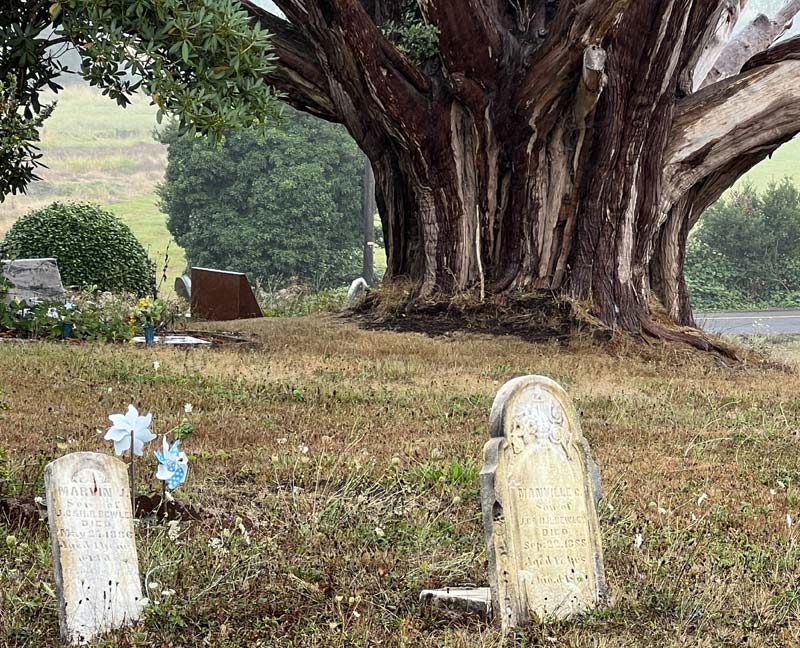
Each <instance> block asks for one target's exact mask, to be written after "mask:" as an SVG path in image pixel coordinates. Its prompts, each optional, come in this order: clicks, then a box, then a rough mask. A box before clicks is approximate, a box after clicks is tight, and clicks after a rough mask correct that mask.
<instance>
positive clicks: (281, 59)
mask: <svg viewBox="0 0 800 648" xmlns="http://www.w3.org/2000/svg"><path fill="white" fill-rule="evenodd" d="M240 2H241V5H242V7H243V8H244V9H246V10H247V11H248V12H249V13H250V15H252V16H254V17H255V18H256V19H257V20H258V21H259V23H261V26H262V27H264V28H265V29H266V30H267V31H268V32H269V33H270V34H271V35H272V37H271V39H270V41H271V43H272V46H273V48H274V49H275V54H276V56H277V57H278V60H277V61H275V70H274V71H273V72H271V73H269V74H267V75H266V77H265V78H266V80H267V82H268V83H269V84H270V85H271V86H273V87H274V88H276V89H277V90H279V91H281V92H282V93H283V94H284V95H285V98H286V100H287V101H288V103H290V104H291V105H292V106H294V107H295V108H297V109H298V110H303V111H306V112H309V113H311V114H313V115H316V116H317V117H322V118H323V119H327V120H329V121H341V118H340V117H339V115H338V113H337V110H336V107H335V106H334V104H333V101H332V100H331V97H330V92H329V90H328V83H327V80H326V79H325V76H324V75H323V74H322V67H321V65H320V63H319V60H318V59H317V57H316V54H315V53H314V50H313V47H312V46H311V44H310V43H309V42H308V40H307V39H306V38H305V37H304V36H303V34H301V33H300V32H299V31H298V30H297V29H295V28H294V27H293V26H292V24H291V23H289V22H287V21H285V20H282V19H281V18H278V17H277V16H275V15H273V14H271V13H269V12H268V11H267V10H266V9H262V8H261V7H259V6H258V5H256V4H254V3H253V2H251V1H250V0H240Z"/></svg>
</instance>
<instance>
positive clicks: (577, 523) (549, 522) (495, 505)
mask: <svg viewBox="0 0 800 648" xmlns="http://www.w3.org/2000/svg"><path fill="white" fill-rule="evenodd" d="M489 428H490V434H491V437H492V438H491V440H490V441H489V442H488V443H487V444H486V447H485V448H484V461H485V463H484V466H483V469H482V471H481V474H480V487H481V508H482V510H483V523H484V531H485V534H486V551H487V556H488V560H489V585H490V589H491V596H492V609H493V612H494V615H495V616H496V617H498V616H499V617H500V621H501V624H502V626H503V628H513V627H515V626H519V625H525V624H527V623H530V622H536V621H542V620H546V619H548V620H549V619H563V618H567V617H570V616H572V615H576V614H580V613H582V612H585V611H586V610H589V609H591V608H593V607H596V606H598V605H602V604H604V603H605V600H606V585H605V575H604V571H603V552H602V544H601V537H600V525H599V522H598V517H597V508H596V505H597V501H598V500H599V498H600V478H599V470H598V468H597V464H595V462H594V460H593V459H592V456H591V453H590V451H589V445H588V443H587V442H586V439H585V438H584V436H583V434H582V432H581V428H580V423H579V420H578V414H577V412H576V411H575V408H574V407H573V405H572V402H571V400H570V398H569V396H568V395H567V393H566V392H565V391H564V390H563V389H562V388H561V386H560V385H558V383H556V382H554V381H552V380H550V379H549V378H545V377H543V376H524V377H522V378H515V379H514V380H511V381H509V382H508V383H506V384H505V385H504V386H503V387H502V388H501V389H500V391H499V392H498V393H497V396H496V398H495V400H494V404H493V405H492V412H491V416H490V420H489Z"/></svg>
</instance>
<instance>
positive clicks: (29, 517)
mask: <svg viewBox="0 0 800 648" xmlns="http://www.w3.org/2000/svg"><path fill="white" fill-rule="evenodd" d="M136 517H137V518H139V519H142V518H148V517H154V518H156V519H158V520H181V521H188V520H193V521H199V522H203V523H205V524H206V525H208V526H212V527H214V526H218V527H222V528H227V529H232V528H235V527H236V526H237V525H238V522H237V517H238V518H239V519H240V520H241V521H242V524H243V525H244V526H245V528H247V529H248V530H252V528H253V526H254V525H253V522H252V520H250V519H249V518H247V517H245V516H235V515H232V514H230V513H227V512H225V511H220V510H215V509H210V508H206V507H203V506H199V505H196V504H187V503H185V502H179V501H177V500H171V501H168V502H165V503H163V504H162V501H161V495H137V496H136ZM0 520H3V521H4V522H6V523H7V524H8V526H9V527H13V528H19V527H26V528H29V529H35V528H39V527H45V526H46V525H47V507H45V506H43V505H42V504H39V503H38V502H37V501H36V500H35V499H34V498H33V497H32V496H29V495H20V496H15V497H3V498H0Z"/></svg>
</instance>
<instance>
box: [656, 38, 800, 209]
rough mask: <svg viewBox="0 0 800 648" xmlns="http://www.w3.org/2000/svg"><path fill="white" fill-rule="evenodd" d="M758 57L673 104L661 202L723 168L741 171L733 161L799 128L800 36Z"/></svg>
mask: <svg viewBox="0 0 800 648" xmlns="http://www.w3.org/2000/svg"><path fill="white" fill-rule="evenodd" d="M758 60H759V59H754V62H753V63H752V64H750V65H751V67H749V69H748V70H747V71H745V72H743V73H741V74H739V75H738V76H735V77H731V78H729V79H725V80H724V81H720V82H718V83H715V84H714V85H711V86H708V87H707V88H704V89H703V90H700V91H699V92H697V93H696V94H694V95H692V96H690V97H686V98H685V99H683V100H682V101H680V102H678V104H677V105H676V108H675V113H674V117H673V124H672V132H671V135H670V145H669V147H668V149H667V152H666V154H665V158H664V159H665V170H664V177H665V181H666V185H665V186H667V187H669V188H670V190H669V191H667V192H665V193H666V195H665V199H664V204H665V205H666V206H669V205H670V204H673V203H674V202H675V200H677V198H678V197H679V196H681V195H683V194H684V193H686V192H687V191H688V190H689V189H690V188H691V187H693V186H695V185H696V184H698V183H699V182H702V181H703V180H704V179H706V178H709V177H711V176H712V175H714V174H720V173H723V172H725V171H724V170H725V169H729V170H730V169H733V172H735V173H738V174H741V173H743V172H744V170H746V169H741V170H740V169H739V168H738V166H736V165H737V164H738V163H737V160H740V158H745V157H747V158H749V159H750V160H751V161H752V163H753V164H754V163H755V162H756V161H758V160H760V159H762V158H763V157H765V156H766V155H768V154H769V153H771V152H772V151H774V150H775V148H777V146H779V145H780V144H781V143H783V142H785V141H786V140H787V139H789V138H791V137H792V136H793V135H794V134H795V133H797V132H798V131H800V84H798V83H797V76H798V74H800V37H799V38H794V39H791V40H790V41H787V42H786V43H782V44H781V45H779V46H778V47H776V48H774V51H773V50H770V51H768V52H765V53H763V54H762V55H760V60H761V61H764V64H762V65H756V64H757V63H758ZM748 168H749V167H748ZM726 173H727V172H726ZM737 177H738V176H737Z"/></svg>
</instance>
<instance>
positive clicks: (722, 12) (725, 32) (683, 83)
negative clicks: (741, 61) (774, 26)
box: [679, 0, 749, 95]
mask: <svg viewBox="0 0 800 648" xmlns="http://www.w3.org/2000/svg"><path fill="white" fill-rule="evenodd" d="M748 1H749V0H723V2H720V3H718V4H717V6H716V7H707V8H706V11H708V10H709V9H711V10H712V11H713V13H712V14H711V15H710V16H708V15H707V14H706V13H705V12H699V10H696V11H697V14H696V16H695V15H693V16H692V17H693V18H695V17H696V18H697V21H698V26H699V27H701V29H691V28H690V30H689V33H690V34H696V39H695V40H694V42H689V43H687V46H688V48H689V49H690V51H691V54H690V56H689V57H688V61H687V62H686V65H685V66H684V68H683V72H682V73H681V78H680V82H679V83H680V89H681V92H682V93H683V94H684V95H688V94H692V93H693V92H696V91H697V90H698V89H699V88H700V86H701V84H702V83H703V81H704V80H705V79H706V77H707V76H708V73H709V72H710V71H711V68H712V67H713V66H714V63H716V62H717V59H718V58H719V56H720V54H721V53H722V50H723V49H724V48H725V46H726V45H727V44H728V41H729V40H730V38H731V34H732V33H733V29H734V27H735V26H736V22H737V21H738V20H739V16H740V15H741V12H742V11H743V10H744V8H745V7H746V6H747V3H748Z"/></svg>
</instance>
